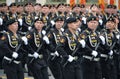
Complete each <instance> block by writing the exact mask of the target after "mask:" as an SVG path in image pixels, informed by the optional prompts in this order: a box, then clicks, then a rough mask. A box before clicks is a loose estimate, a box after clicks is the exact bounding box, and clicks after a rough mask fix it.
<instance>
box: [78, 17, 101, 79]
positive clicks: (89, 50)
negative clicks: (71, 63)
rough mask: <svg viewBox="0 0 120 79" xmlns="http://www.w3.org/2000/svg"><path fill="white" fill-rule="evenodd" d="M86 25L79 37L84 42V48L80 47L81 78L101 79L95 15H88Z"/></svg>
mask: <svg viewBox="0 0 120 79" xmlns="http://www.w3.org/2000/svg"><path fill="white" fill-rule="evenodd" d="M87 26H88V28H87V29H86V30H85V31H83V33H81V34H80V37H81V39H84V40H85V42H86V46H85V48H84V49H82V62H81V67H82V68H81V69H82V72H83V73H82V74H83V79H101V78H102V73H101V67H100V61H99V60H100V53H99V52H100V51H99V50H98V49H99V44H100V41H99V37H98V32H97V31H96V28H97V26H98V20H97V17H95V16H90V17H88V19H87Z"/></svg>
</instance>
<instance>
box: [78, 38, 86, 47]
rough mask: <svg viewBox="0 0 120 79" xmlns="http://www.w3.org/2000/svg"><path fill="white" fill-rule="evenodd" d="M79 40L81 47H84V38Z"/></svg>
mask: <svg viewBox="0 0 120 79" xmlns="http://www.w3.org/2000/svg"><path fill="white" fill-rule="evenodd" d="M79 42H80V44H81V45H82V48H85V44H86V42H85V40H80V41H79Z"/></svg>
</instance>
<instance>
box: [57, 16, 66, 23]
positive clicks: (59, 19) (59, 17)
mask: <svg viewBox="0 0 120 79" xmlns="http://www.w3.org/2000/svg"><path fill="white" fill-rule="evenodd" d="M56 21H64V19H63V17H61V16H58V17H57V18H56V19H55V22H56Z"/></svg>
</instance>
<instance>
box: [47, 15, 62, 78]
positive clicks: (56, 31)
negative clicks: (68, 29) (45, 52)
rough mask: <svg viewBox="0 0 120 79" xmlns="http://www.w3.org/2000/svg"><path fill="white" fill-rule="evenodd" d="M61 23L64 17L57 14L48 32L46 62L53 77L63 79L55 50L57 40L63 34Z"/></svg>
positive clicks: (59, 58) (59, 60)
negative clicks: (48, 54)
mask: <svg viewBox="0 0 120 79" xmlns="http://www.w3.org/2000/svg"><path fill="white" fill-rule="evenodd" d="M63 24H64V19H63V18H62V17H61V16H58V17H57V18H56V19H55V26H54V27H53V28H51V31H50V33H49V34H48V36H49V39H50V50H49V51H50V56H49V58H48V63H49V67H50V69H51V71H52V74H53V76H54V77H55V79H63V78H62V69H61V63H60V62H61V57H60V55H59V53H58V52H57V47H58V42H59V41H60V38H61V36H63V31H62V30H61V29H62V26H63Z"/></svg>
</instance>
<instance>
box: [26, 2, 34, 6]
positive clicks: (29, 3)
mask: <svg viewBox="0 0 120 79" xmlns="http://www.w3.org/2000/svg"><path fill="white" fill-rule="evenodd" d="M27 5H32V6H33V4H32V3H31V2H28V3H26V4H25V6H27Z"/></svg>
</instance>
